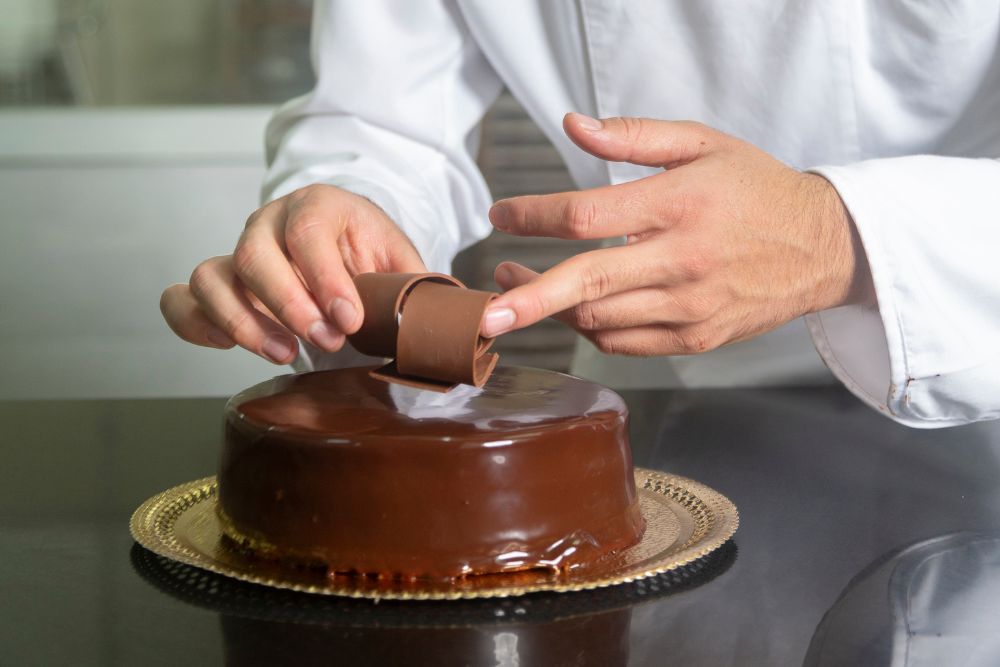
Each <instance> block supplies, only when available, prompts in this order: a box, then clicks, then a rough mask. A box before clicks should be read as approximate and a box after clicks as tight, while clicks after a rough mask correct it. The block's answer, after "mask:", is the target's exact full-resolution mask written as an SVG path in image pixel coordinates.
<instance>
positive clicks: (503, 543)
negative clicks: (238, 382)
mask: <svg viewBox="0 0 1000 667" xmlns="http://www.w3.org/2000/svg"><path fill="white" fill-rule="evenodd" d="M368 371H369V369H368V368H351V369H342V370H335V371H323V372H317V373H306V374H301V375H289V376H282V377H279V378H275V379H274V380H271V381H269V382H265V383H263V384H260V385H257V386H256V387H253V388H251V389H249V390H247V391H245V392H243V393H241V394H238V395H236V396H234V397H233V398H232V399H231V400H230V401H229V403H228V405H227V407H226V435H225V445H224V448H223V452H222V460H221V464H220V470H219V502H220V509H221V512H222V514H223V516H224V517H225V518H226V520H227V521H228V522H229V523H231V525H232V527H233V528H234V529H235V530H236V531H238V532H239V533H240V534H242V535H244V536H248V537H250V538H251V539H256V540H261V541H263V542H266V543H269V544H271V545H274V546H276V547H278V549H279V552H280V553H281V554H284V555H289V556H292V557H295V558H305V559H309V560H318V561H322V562H323V563H326V564H327V565H328V567H329V568H330V570H331V571H332V572H352V571H353V572H362V573H374V574H380V575H390V576H402V577H431V578H448V577H456V576H461V575H466V574H472V573H491V572H500V571H507V570H522V569H529V568H538V567H547V568H553V569H560V568H576V567H585V566H586V565H587V563H588V562H593V561H594V560H595V559H597V558H599V557H601V556H602V555H604V554H607V553H608V552H611V551H616V550H619V549H622V548H625V547H628V546H631V545H632V544H635V543H636V542H637V541H638V540H639V538H640V537H641V535H642V530H643V527H644V524H643V521H642V517H641V516H640V514H639V506H638V500H637V495H636V489H635V483H634V480H633V476H632V461H631V453H630V450H629V446H628V439H627V411H626V408H625V405H624V403H623V402H622V400H621V398H620V397H619V396H618V395H617V394H615V393H614V392H612V391H611V390H609V389H605V388H603V387H600V386H598V385H596V384H593V383H590V382H586V381H584V380H580V379H577V378H573V377H570V376H568V375H563V374H560V373H553V372H550V371H542V370H537V369H530V368H509V367H504V368H498V369H497V370H496V372H495V373H494V374H493V376H492V378H491V379H490V381H489V382H488V383H487V384H486V385H485V386H484V387H483V388H480V389H477V388H475V387H471V386H467V385H463V386H460V387H459V388H457V389H455V390H454V391H452V392H451V393H448V394H440V393H434V392H428V391H423V390H420V389H416V388H412V387H407V386H402V385H395V384H386V383H384V382H380V381H378V380H375V379H372V378H371V377H370V376H369V374H368Z"/></svg>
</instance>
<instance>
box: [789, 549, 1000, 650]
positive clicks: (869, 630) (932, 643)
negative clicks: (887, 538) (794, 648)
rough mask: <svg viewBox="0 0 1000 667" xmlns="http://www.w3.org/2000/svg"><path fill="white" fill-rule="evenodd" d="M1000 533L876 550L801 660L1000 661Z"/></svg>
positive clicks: (832, 609) (824, 620)
mask: <svg viewBox="0 0 1000 667" xmlns="http://www.w3.org/2000/svg"><path fill="white" fill-rule="evenodd" d="M998 599H1000V535H998V534H987V533H977V532H958V533H951V534H947V535H941V536H939V537H935V538H932V539H928V540H923V541H921V542H917V543H916V544H912V545H910V546H908V547H905V548H903V549H898V550H894V551H892V552H891V553H889V554H887V555H885V556H882V557H881V558H879V559H878V560H876V561H875V562H874V563H873V564H872V565H870V566H869V567H867V568H865V570H864V571H862V572H861V573H860V574H858V575H857V576H856V577H854V579H853V580H852V581H851V583H850V584H848V586H847V588H846V589H845V590H844V592H843V593H842V594H841V596H840V598H839V599H838V600H837V602H836V603H835V604H834V605H833V607H831V608H830V610H829V611H828V612H827V613H826V615H825V616H824V617H823V622H822V623H820V625H819V627H818V628H817V629H816V634H815V635H813V638H812V642H810V645H809V653H808V654H807V655H806V659H805V662H804V663H803V664H804V665H805V666H806V667H840V666H841V665H844V666H847V665H902V666H913V667H916V666H918V665H948V664H959V663H961V664H962V665H968V666H970V667H971V666H982V667H992V666H993V665H998V664H1000V634H998V632H997V615H996V611H997V602H996V601H997V600H998Z"/></svg>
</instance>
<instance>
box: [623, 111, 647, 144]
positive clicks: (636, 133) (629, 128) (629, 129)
mask: <svg viewBox="0 0 1000 667" xmlns="http://www.w3.org/2000/svg"><path fill="white" fill-rule="evenodd" d="M621 125H622V134H623V135H624V138H625V140H626V141H628V142H632V143H636V142H639V141H641V140H642V135H643V133H644V132H645V126H646V124H645V123H644V122H643V120H642V118H635V117H633V116H624V117H622V118H621Z"/></svg>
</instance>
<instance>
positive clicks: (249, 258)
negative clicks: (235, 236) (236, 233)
mask: <svg viewBox="0 0 1000 667" xmlns="http://www.w3.org/2000/svg"><path fill="white" fill-rule="evenodd" d="M264 255H265V250H264V246H263V244H262V243H260V242H259V241H256V240H254V239H252V238H247V237H246V236H244V237H243V238H242V239H240V242H239V243H238V244H237V245H236V250H234V251H233V267H234V268H235V269H236V275H238V276H240V277H243V278H245V277H247V276H253V275H254V274H255V273H256V272H257V271H259V270H260V264H261V262H262V261H263V259H264Z"/></svg>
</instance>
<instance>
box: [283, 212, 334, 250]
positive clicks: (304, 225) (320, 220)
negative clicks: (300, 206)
mask: <svg viewBox="0 0 1000 667" xmlns="http://www.w3.org/2000/svg"><path fill="white" fill-rule="evenodd" d="M327 224H328V221H327V218H325V217H323V216H321V215H317V214H315V213H305V214H301V215H296V216H294V217H293V218H291V219H290V220H289V221H288V224H287V225H286V226H285V242H286V243H287V244H288V245H290V246H291V245H301V244H304V243H307V242H308V240H309V239H310V238H311V237H313V236H315V235H316V233H317V232H319V231H320V230H322V229H323V227H325V226H326V225H327Z"/></svg>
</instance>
